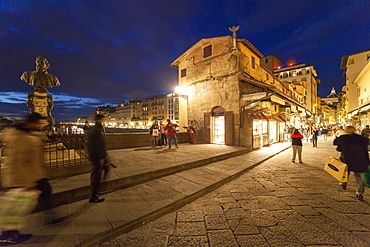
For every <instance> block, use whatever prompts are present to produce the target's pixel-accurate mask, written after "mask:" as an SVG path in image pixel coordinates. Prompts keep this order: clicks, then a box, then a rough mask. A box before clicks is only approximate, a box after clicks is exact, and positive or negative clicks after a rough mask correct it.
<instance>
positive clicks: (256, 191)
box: [247, 186, 272, 196]
mask: <svg viewBox="0 0 370 247" xmlns="http://www.w3.org/2000/svg"><path fill="white" fill-rule="evenodd" d="M247 188H248V190H249V192H250V193H251V194H252V195H254V196H268V195H272V193H271V191H269V190H268V189H266V188H265V187H262V186H258V187H247Z"/></svg>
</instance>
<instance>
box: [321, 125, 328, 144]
mask: <svg viewBox="0 0 370 247" xmlns="http://www.w3.org/2000/svg"><path fill="white" fill-rule="evenodd" d="M328 133H329V129H328V128H327V127H326V126H324V127H323V128H322V131H321V134H322V142H323V143H325V142H326V140H327V139H328Z"/></svg>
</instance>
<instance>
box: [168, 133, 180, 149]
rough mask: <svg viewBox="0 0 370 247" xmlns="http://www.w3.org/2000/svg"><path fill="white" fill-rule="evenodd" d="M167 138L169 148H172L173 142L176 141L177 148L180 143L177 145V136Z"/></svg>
mask: <svg viewBox="0 0 370 247" xmlns="http://www.w3.org/2000/svg"><path fill="white" fill-rule="evenodd" d="M167 137H168V147H169V148H171V145H172V140H173V141H174V143H175V146H176V147H177V145H178V143H177V137H176V134H173V135H168V136H167Z"/></svg>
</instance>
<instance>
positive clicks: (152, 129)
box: [149, 121, 159, 148]
mask: <svg viewBox="0 0 370 247" xmlns="http://www.w3.org/2000/svg"><path fill="white" fill-rule="evenodd" d="M149 133H150V134H151V135H152V145H153V148H154V147H157V138H159V124H158V121H154V124H153V125H152V126H151V127H150V130H149Z"/></svg>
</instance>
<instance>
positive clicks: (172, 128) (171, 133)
mask: <svg viewBox="0 0 370 247" xmlns="http://www.w3.org/2000/svg"><path fill="white" fill-rule="evenodd" d="M177 127H178V125H177V124H175V123H171V120H169V119H167V125H166V126H165V127H164V130H166V131H167V137H168V148H169V149H170V148H171V146H172V140H173V141H174V143H175V146H176V148H179V145H178V143H177V137H176V128H177Z"/></svg>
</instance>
